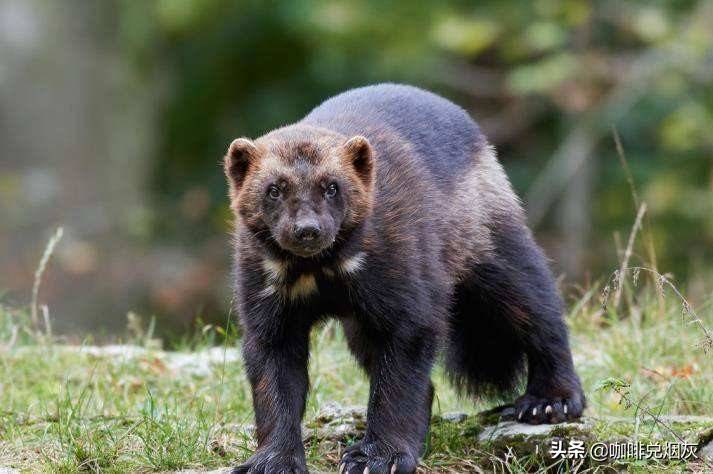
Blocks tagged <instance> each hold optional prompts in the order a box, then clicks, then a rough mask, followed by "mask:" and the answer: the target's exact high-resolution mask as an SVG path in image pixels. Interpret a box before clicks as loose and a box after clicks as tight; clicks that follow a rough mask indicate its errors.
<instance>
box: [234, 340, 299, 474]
mask: <svg viewBox="0 0 713 474" xmlns="http://www.w3.org/2000/svg"><path fill="white" fill-rule="evenodd" d="M288 333H289V340H288V341H287V340H285V341H280V340H276V339H274V338H273V339H270V340H266V339H264V338H261V337H259V336H258V335H255V334H251V333H250V332H249V331H248V333H247V334H245V337H244V341H245V342H244V346H243V357H244V360H245V366H246V370H247V374H248V378H249V380H250V384H251V386H252V396H253V407H254V409H255V425H256V436H257V442H258V447H257V451H256V452H255V454H254V455H253V456H252V457H251V458H250V459H248V460H247V461H246V462H245V463H244V464H242V465H241V466H238V467H237V468H235V469H234V471H233V472H236V473H251V474H252V473H255V474H258V473H260V474H262V473H264V474H267V473H273V472H280V473H306V472H307V465H306V462H305V454H304V447H303V444H302V431H301V420H302V416H303V414H304V409H305V399H306V396H307V388H308V384H309V381H308V375H307V361H308V351H309V331H308V330H293V331H288Z"/></svg>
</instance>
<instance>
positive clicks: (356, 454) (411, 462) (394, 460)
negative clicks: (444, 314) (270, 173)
mask: <svg viewBox="0 0 713 474" xmlns="http://www.w3.org/2000/svg"><path fill="white" fill-rule="evenodd" d="M405 326H406V327H405V328H399V329H398V331H399V332H398V333H396V334H386V333H370V334H368V336H367V335H365V334H363V333H362V334H359V333H358V332H357V331H348V337H349V338H350V340H349V342H350V347H351V348H352V350H354V351H355V352H356V354H355V355H356V356H357V358H358V359H359V360H360V362H361V363H362V364H363V365H364V367H365V369H366V370H367V372H368V374H369V377H370V382H371V386H370V391H369V405H368V413H367V428H366V434H365V436H364V439H363V440H362V441H361V442H359V443H356V444H355V445H353V446H350V447H349V448H347V450H346V452H345V453H344V456H343V457H342V460H341V462H340V472H346V473H358V474H362V473H363V472H369V473H371V474H374V473H412V472H414V471H415V470H416V467H417V466H418V457H419V455H420V454H421V451H422V448H423V444H424V441H425V437H426V433H427V431H428V425H429V422H430V414H431V402H432V399H433V387H432V385H431V382H430V372H431V368H432V366H433V360H434V357H435V347H436V341H435V337H434V336H433V333H432V331H431V334H430V335H429V334H427V333H428V331H418V330H414V329H413V327H412V326H409V325H405ZM359 336H362V339H361V340H357V338H358V337H359ZM367 468H368V470H365V469H367Z"/></svg>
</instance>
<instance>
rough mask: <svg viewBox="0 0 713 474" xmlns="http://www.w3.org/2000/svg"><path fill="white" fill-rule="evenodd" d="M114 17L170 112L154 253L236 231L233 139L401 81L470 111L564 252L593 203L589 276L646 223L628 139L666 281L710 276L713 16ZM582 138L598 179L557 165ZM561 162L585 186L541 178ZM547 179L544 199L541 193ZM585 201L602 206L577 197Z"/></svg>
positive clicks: (622, 7)
mask: <svg viewBox="0 0 713 474" xmlns="http://www.w3.org/2000/svg"><path fill="white" fill-rule="evenodd" d="M115 8H116V18H117V22H118V23H117V24H118V31H119V41H120V47H121V48H122V50H123V51H124V52H125V54H126V55H127V56H128V58H130V61H131V63H132V65H133V68H134V70H135V71H136V77H137V80H138V81H139V82H140V83H142V84H146V85H150V86H152V87H154V88H155V91H156V95H155V96H156V100H157V106H159V107H160V110H161V112H160V119H159V130H160V136H159V137H158V147H157V149H156V152H155V156H154V162H153V164H152V169H153V177H152V187H153V189H154V191H155V193H154V199H155V202H154V204H155V216H156V217H155V218H154V219H153V224H152V231H153V237H154V238H156V239H167V240H170V241H176V242H183V243H185V244H188V243H193V242H195V241H196V239H207V238H209V237H210V236H215V235H216V234H219V233H220V232H221V231H223V230H224V229H226V228H227V227H226V221H227V220H228V217H229V213H228V211H227V207H226V197H225V185H224V181H223V176H222V172H221V169H220V167H219V160H220V157H221V155H222V154H223V152H224V150H225V147H226V146H227V144H228V143H229V141H230V140H231V139H232V138H234V137H236V136H253V137H254V136H259V135H260V134H263V133H265V132H266V131H268V130H270V129H272V128H275V127H278V126H280V125H283V124H287V123H290V122H292V121H295V120H297V119H299V118H300V117H301V116H303V115H304V114H305V113H307V112H308V111H309V110H310V109H311V108H312V107H313V106H315V105H317V104H318V103H319V102H321V101H322V100H324V99H325V98H327V97H329V96H330V95H333V94H335V93H338V92H340V91H343V90H345V89H348V88H351V87H355V86H360V85H364V84H369V83H375V82H382V81H393V82H407V83H411V84H415V85H419V86H422V87H425V88H428V89H431V90H434V91H436V92H438V93H441V94H443V95H445V96H446V97H449V98H451V99H452V100H454V101H455V102H457V103H459V104H461V105H462V106H464V107H465V108H466V109H468V110H469V111H470V112H471V114H472V115H473V116H474V117H475V118H476V119H477V120H478V121H479V122H480V123H481V125H482V126H483V128H484V130H486V132H487V133H489V135H490V136H491V138H492V141H493V142H494V143H495V144H496V145H497V147H498V149H499V153H500V156H501V158H502V160H503V162H504V164H505V166H506V168H507V169H508V172H509V174H510V176H511V178H512V180H513V182H514V185H515V187H516V188H517V190H518V191H519V192H520V194H521V195H523V196H524V197H526V201H527V204H528V206H532V205H535V206H537V205H538V202H544V203H545V204H543V206H544V210H543V211H542V219H539V218H538V219H537V222H535V223H534V224H536V232H537V233H538V235H540V238H541V240H543V241H545V242H546V243H547V244H548V245H549V246H550V248H552V247H556V246H557V245H558V242H559V241H560V240H563V239H566V238H567V234H568V232H570V225H574V224H572V223H571V222H570V221H568V220H567V218H564V217H562V216H561V215H560V214H559V211H558V207H559V206H561V205H562V203H563V202H566V201H567V200H570V199H577V200H579V201H581V202H579V203H578V204H577V205H578V206H579V207H578V208H576V209H578V211H577V212H580V213H583V214H584V215H585V216H586V220H587V222H588V223H587V224H586V225H585V230H584V234H583V235H584V236H583V237H582V240H581V241H580V242H579V243H578V245H579V247H581V250H582V258H581V263H580V264H579V266H578V267H577V268H576V269H574V270H572V269H569V270H570V272H572V271H574V272H575V273H576V272H578V273H579V274H580V275H574V276H581V273H582V272H583V271H584V270H591V272H592V274H594V275H600V274H602V272H605V271H608V270H609V269H610V268H612V267H613V266H615V265H616V264H615V261H616V260H615V254H614V248H615V247H614V244H613V240H612V234H613V233H614V232H615V231H618V232H621V233H622V234H623V235H622V240H623V241H624V242H625V241H626V236H627V234H628V232H629V228H630V226H631V224H632V222H633V217H634V215H635V213H636V212H635V207H634V204H633V201H632V197H631V193H630V189H629V185H628V184H627V181H626V177H625V174H624V172H623V170H622V166H621V164H620V162H619V160H618V159H617V156H616V151H615V146H614V142H613V140H612V135H611V128H612V127H616V128H617V129H618V131H619V133H620V135H621V137H622V142H623V146H624V149H625V151H626V155H627V158H628V161H629V166H630V167H631V171H632V174H633V178H634V181H635V182H636V184H637V187H638V191H639V195H640V198H641V199H642V200H645V201H646V202H647V204H648V206H649V217H650V225H651V226H652V227H650V232H651V235H652V238H653V241H654V242H655V245H656V254H657V258H658V266H659V268H661V269H662V270H663V271H673V272H675V273H676V274H677V276H681V277H686V276H690V275H691V274H693V273H696V272H698V273H700V272H704V273H705V272H708V274H709V275H710V269H711V267H712V266H713V132H712V130H713V87H712V84H713V82H712V81H711V78H712V77H713V46H712V45H713V29H712V28H711V24H713V11H712V10H713V7H712V6H711V2H706V1H703V2H693V1H680V2H662V1H654V2H618V1H594V2H590V1H583V0H573V1H563V0H537V1H534V2H525V1H484V2H477V3H474V2H466V1H435V0H429V1H423V2H406V1H402V2H399V1H359V0H342V1H330V2H318V1H307V0H297V1H290V2H263V1H227V0H226V1H223V0H160V1H154V2H138V1H134V0H119V1H118V3H117V4H116V6H115ZM577 127H582V130H584V132H585V133H584V137H585V140H584V142H585V148H586V146H590V148H591V152H590V153H588V154H587V159H586V162H585V165H581V166H580V165H577V164H573V163H572V162H570V161H568V158H567V157H566V156H565V157H564V159H563V161H561V162H557V161H552V162H550V160H551V158H552V157H553V156H554V155H555V152H556V151H557V149H558V147H559V146H560V145H562V144H563V143H567V142H568V139H569V138H571V134H572V133H573V130H575V129H577ZM548 163H550V166H551V167H552V168H554V169H555V170H557V169H558V168H566V167H568V166H575V173H572V174H569V175H567V177H566V178H561V177H560V178H558V176H561V174H558V173H556V172H555V173H552V174H551V175H547V174H544V175H541V173H542V172H543V170H547V169H548ZM580 168H581V169H580ZM577 170H579V171H577ZM577 173H579V174H577ZM538 178H540V179H541V180H543V182H544V183H545V184H546V186H544V188H542V189H543V190H544V191H545V192H544V193H543V194H542V196H540V191H538V190H537V189H534V190H533V188H532V187H531V186H532V185H533V183H534V182H535V181H536V180H537V179H538ZM577 187H584V188H586V192H585V193H584V194H582V193H579V194H578V195H577V197H572V196H573V193H572V191H573V189H574V190H577ZM580 191H581V190H580ZM533 193H535V194H533ZM540 199H542V201H540ZM547 199H551V202H549V201H547ZM578 225H579V226H580V227H581V224H578ZM641 253H642V258H646V257H647V256H646V255H643V254H644V251H643V247H642V251H641ZM603 255H608V256H610V257H611V258H602V256H603ZM570 276H571V273H570Z"/></svg>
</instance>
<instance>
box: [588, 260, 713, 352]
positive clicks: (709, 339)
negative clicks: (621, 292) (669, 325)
mask: <svg viewBox="0 0 713 474" xmlns="http://www.w3.org/2000/svg"><path fill="white" fill-rule="evenodd" d="M627 271H632V272H634V278H635V279H638V276H637V275H638V273H639V272H641V271H644V272H647V273H650V274H652V275H654V276H655V277H656V284H657V287H661V288H662V287H663V285H666V286H668V287H669V288H671V290H673V292H674V293H675V294H676V296H677V297H678V299H679V300H680V301H681V303H682V304H683V312H684V314H687V315H688V317H689V318H690V319H691V321H690V322H691V324H695V325H697V326H698V327H699V328H700V329H701V331H702V332H703V335H704V337H705V340H704V342H703V344H702V347H703V351H704V352H706V353H707V352H708V351H709V350H711V349H713V335H711V332H710V330H709V329H708V328H707V327H706V326H705V324H703V321H702V320H701V318H699V317H698V315H697V314H696V312H695V310H694V309H693V306H691V303H689V302H688V300H687V299H686V298H685V297H684V296H683V294H681V292H680V291H679V290H678V288H676V285H674V284H673V283H672V282H671V280H669V279H668V278H666V277H665V276H664V275H662V274H660V273H659V272H657V271H656V270H653V269H651V268H646V267H625V268H620V269H619V270H616V271H615V272H614V273H612V274H611V276H609V280H607V284H606V285H605V286H604V290H603V291H602V304H603V305H604V306H606V303H607V300H608V299H609V290H610V288H611V285H612V283H614V284H615V285H616V288H618V286H620V285H621V279H622V275H623V273H624V272H627Z"/></svg>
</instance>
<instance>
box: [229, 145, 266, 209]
mask: <svg viewBox="0 0 713 474" xmlns="http://www.w3.org/2000/svg"><path fill="white" fill-rule="evenodd" d="M258 157H259V151H258V149H257V146H255V144H254V143H253V142H252V141H251V140H248V139H247V138H236V139H235V140H233V142H232V143H231V144H230V147H228V153H227V154H226V155H225V159H224V167H225V176H226V177H227V178H228V183H229V184H230V193H231V196H232V197H233V198H235V197H236V195H237V193H238V191H239V190H240V187H241V186H242V185H243V181H244V180H245V176H246V175H247V173H248V169H249V168H250V166H251V165H252V164H253V163H254V162H255V161H256V160H257V158H258Z"/></svg>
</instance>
